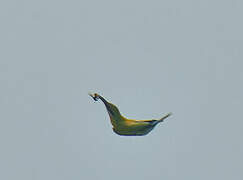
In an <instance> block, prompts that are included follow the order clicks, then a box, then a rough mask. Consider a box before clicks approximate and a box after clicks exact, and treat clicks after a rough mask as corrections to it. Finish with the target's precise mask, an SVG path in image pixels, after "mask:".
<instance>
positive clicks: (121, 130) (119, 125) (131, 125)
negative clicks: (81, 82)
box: [89, 93, 172, 136]
mask: <svg viewBox="0 0 243 180" xmlns="http://www.w3.org/2000/svg"><path fill="white" fill-rule="evenodd" d="M89 95H90V96H91V97H92V98H93V99H94V100H95V101H98V100H99V99H100V100H101V101H102V102H103V103H104V104H105V107H106V109H107V111H108V114H109V117H110V121H111V124H112V126H113V131H114V132H115V133H116V134H118V135H123V136H143V135H146V134H148V133H149V132H150V131H151V130H153V128H154V127H155V126H156V125H157V124H158V123H161V122H163V121H164V119H165V118H167V117H169V116H170V115H171V114H172V113H168V114H167V115H165V116H164V117H162V118H161V119H158V120H155V119H152V120H134V119H127V118H125V117H123V116H122V115H121V113H120V111H119V109H118V108H117V107H116V106H115V105H114V104H112V103H110V102H108V101H106V100H105V99H104V98H103V97H102V96H100V95H99V94H97V93H95V94H89Z"/></svg>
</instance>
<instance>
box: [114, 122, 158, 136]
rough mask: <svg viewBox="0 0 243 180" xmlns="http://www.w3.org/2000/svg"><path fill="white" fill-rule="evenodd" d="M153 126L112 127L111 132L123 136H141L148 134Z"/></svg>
mask: <svg viewBox="0 0 243 180" xmlns="http://www.w3.org/2000/svg"><path fill="white" fill-rule="evenodd" d="M153 128H154V126H126V125H120V126H116V127H113V131H114V132H115V133H117V134H119V135H124V136H143V135H146V134H148V133H149V132H150V131H151V130H152V129H153Z"/></svg>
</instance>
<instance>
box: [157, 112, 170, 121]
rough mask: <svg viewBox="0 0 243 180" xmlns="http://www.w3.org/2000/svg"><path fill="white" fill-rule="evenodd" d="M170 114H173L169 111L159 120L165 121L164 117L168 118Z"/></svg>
mask: <svg viewBox="0 0 243 180" xmlns="http://www.w3.org/2000/svg"><path fill="white" fill-rule="evenodd" d="M170 115H172V113H171V112H170V113H168V114H166V115H165V116H164V117H162V118H161V119H159V120H158V121H159V122H163V121H164V119H166V118H167V117H169V116H170Z"/></svg>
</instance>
